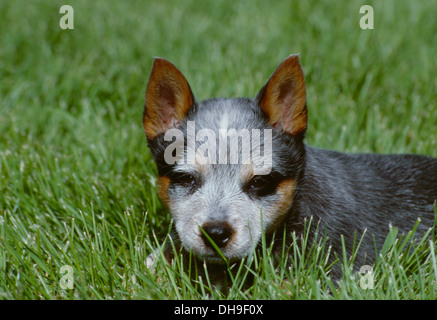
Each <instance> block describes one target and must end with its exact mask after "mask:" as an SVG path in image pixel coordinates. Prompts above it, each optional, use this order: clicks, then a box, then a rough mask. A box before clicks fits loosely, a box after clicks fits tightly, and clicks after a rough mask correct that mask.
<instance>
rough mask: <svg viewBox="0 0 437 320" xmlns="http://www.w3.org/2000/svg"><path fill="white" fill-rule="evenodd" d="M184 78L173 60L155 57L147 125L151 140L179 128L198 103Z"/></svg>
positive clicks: (146, 109) (146, 117)
mask: <svg viewBox="0 0 437 320" xmlns="http://www.w3.org/2000/svg"><path fill="white" fill-rule="evenodd" d="M194 101H195V99H194V96H193V93H192V92H191V89H190V85H189V84H188V82H187V80H186V79H185V77H184V75H183V74H182V73H181V72H180V71H179V70H178V69H177V68H176V67H175V66H174V65H173V64H172V63H171V62H169V61H167V60H165V59H162V58H155V60H154V61H153V66H152V72H151V74H150V78H149V83H148V84H147V89H146V104H145V106H144V113H143V126H144V131H145V133H146V136H147V138H148V139H150V140H151V139H153V138H155V137H156V136H157V135H159V134H161V133H164V132H165V131H166V130H168V129H171V128H177V127H178V126H179V125H180V122H181V121H182V120H183V119H184V117H185V115H186V114H187V112H188V110H189V109H190V108H191V107H192V105H193V104H194Z"/></svg>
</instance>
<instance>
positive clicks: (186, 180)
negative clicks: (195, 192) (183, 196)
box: [173, 173, 197, 187]
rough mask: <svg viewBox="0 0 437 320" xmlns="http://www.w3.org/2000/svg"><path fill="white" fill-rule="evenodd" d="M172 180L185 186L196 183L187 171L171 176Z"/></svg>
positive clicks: (192, 185)
mask: <svg viewBox="0 0 437 320" xmlns="http://www.w3.org/2000/svg"><path fill="white" fill-rule="evenodd" d="M173 182H174V183H178V184H182V185H185V186H190V187H194V186H196V184H197V182H196V178H195V177H194V176H193V175H191V174H188V173H181V174H177V175H176V176H175V177H174V178H173Z"/></svg>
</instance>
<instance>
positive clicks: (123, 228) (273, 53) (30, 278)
mask: <svg viewBox="0 0 437 320" xmlns="http://www.w3.org/2000/svg"><path fill="white" fill-rule="evenodd" d="M63 4H65V3H64V2H62V1H24V0H17V1H2V2H0V30H1V31H0V34H1V37H0V298H4V299H135V298H147V299H181V298H182V299H204V298H209V297H212V298H217V299H221V298H229V299H290V298H291V299H436V296H437V284H436V282H437V262H436V246H437V242H436V240H435V239H434V241H431V242H428V241H426V240H424V239H423V240H422V241H419V242H418V243H416V244H415V245H414V248H413V247H411V248H409V249H408V250H406V249H405V248H407V247H408V246H413V245H412V244H407V242H405V240H406V238H407V237H408V235H403V237H402V236H401V235H396V237H388V240H387V241H388V242H387V243H386V246H385V247H384V250H383V252H382V255H381V256H380V258H379V259H378V261H377V262H376V263H375V264H374V265H373V270H374V275H375V287H374V289H367V290H365V289H362V288H361V287H360V281H359V279H358V278H359V277H358V276H357V275H356V276H355V278H354V279H351V277H352V276H353V274H352V273H350V271H349V267H348V266H350V264H351V261H348V259H346V261H344V260H343V258H342V257H339V259H340V263H343V264H344V269H345V277H344V279H343V281H341V282H340V284H338V285H337V284H335V283H333V281H332V280H330V279H329V276H328V275H327V274H326V270H327V267H328V266H323V261H324V260H323V255H321V254H313V255H310V256H309V257H308V258H305V259H303V260H304V261H305V262H306V263H303V262H302V263H297V262H295V263H294V264H293V263H292V265H291V268H288V267H285V262H287V261H283V263H284V267H283V268H279V269H278V268H275V267H273V261H272V259H271V258H269V256H268V251H269V244H265V246H264V250H262V252H261V254H260V255H259V256H258V255H254V256H253V257H252V258H251V261H249V260H247V261H245V262H244V263H243V264H241V265H235V266H230V267H232V268H239V272H237V276H236V277H235V279H234V282H233V283H232V285H231V290H230V291H229V292H228V293H222V292H220V291H217V290H214V288H213V287H212V285H211V284H209V283H208V281H207V280H208V279H205V280H201V281H200V280H199V281H194V282H193V281H191V280H190V279H189V278H188V277H187V272H186V271H187V270H184V271H182V270H181V269H182V268H184V265H183V264H182V263H180V261H179V260H178V259H179V258H177V259H176V261H175V262H174V264H173V265H168V264H166V263H164V262H163V260H162V257H161V258H159V259H158V260H157V262H156V264H155V267H154V270H153V271H152V270H148V269H147V268H146V266H145V260H146V257H147V255H148V254H150V253H151V252H152V251H153V250H154V249H156V248H157V247H158V245H159V244H161V243H162V241H163V239H164V237H163V236H164V235H165V234H166V232H167V230H168V226H169V225H170V216H169V213H168V211H167V210H166V209H165V208H164V206H163V205H162V203H161V202H160V201H159V199H158V197H157V192H156V182H155V178H156V167H155V165H154V163H153V160H152V158H151V154H150V152H149V151H148V149H147V147H146V139H145V137H144V133H143V129H142V125H141V115H142V108H143V103H144V91H145V87H146V81H147V78H148V74H149V72H150V67H151V63H152V59H153V57H154V56H161V57H165V58H167V59H169V60H170V61H172V62H174V63H175V64H176V65H177V66H178V67H179V68H180V69H181V70H182V71H183V73H184V74H185V75H186V76H187V78H188V80H189V82H190V84H191V87H192V88H193V91H194V93H195V95H196V96H197V98H199V99H204V98H207V97H216V96H250V97H253V96H254V95H255V94H256V93H257V91H258V90H259V89H260V88H261V86H262V85H263V84H264V83H265V82H266V81H267V78H268V76H269V75H270V74H271V72H272V71H273V70H274V68H275V67H276V66H277V65H278V64H279V63H280V62H281V61H282V59H283V58H285V57H286V56H287V55H289V54H290V53H301V61H302V64H303V68H304V72H305V75H306V82H307V95H308V107H309V130H308V138H307V143H309V144H311V145H314V146H318V147H323V148H330V149H335V150H340V151H349V152H357V151H363V152H379V153H406V152H408V153H420V154H427V155H430V156H434V157H437V130H436V124H437V105H436V101H437V94H436V90H435V88H436V87H437V78H436V76H435V75H436V74H437V65H436V64H435V52H436V51H437V38H436V37H435V30H437V21H436V19H435V8H436V5H437V3H436V2H435V1H421V2H412V1H407V0H403V1H391V0H385V1H370V2H367V3H366V4H371V5H373V7H374V13H375V29H374V30H361V29H360V28H359V19H360V17H361V15H360V14H359V8H360V6H361V5H363V4H364V3H362V2H361V1H341V2H340V3H336V4H335V5H334V4H333V3H332V1H316V2H311V4H310V2H306V1H299V2H298V1H287V0H284V1H275V2H274V5H273V4H269V3H267V2H265V1H239V2H230V1H227V2H225V1H194V0H191V1H184V2H183V3H181V2H180V1H175V0H170V1H165V2H163V1H112V0H111V1H109V0H106V1H100V0H99V1H92V2H91V1H81V0H73V1H70V2H69V3H68V4H70V5H71V6H73V8H74V26H75V29H74V30H61V29H60V28H59V19H60V18H61V14H59V8H60V6H61V5H63ZM436 211H437V209H436ZM155 233H156V235H155ZM395 233H396V232H395V231H392V233H391V236H393V235H394V234H395ZM410 236H411V235H410ZM323 245H324V242H323V239H322V238H320V243H316V244H314V246H313V248H314V251H313V253H317V252H320V249H317V248H319V247H323ZM291 249H292V250H293V254H292V257H293V255H297V256H299V255H300V256H303V257H306V255H305V252H303V250H302V248H301V247H299V246H298V245H296V246H294V247H293V248H291ZM291 249H290V250H291ZM402 249H404V250H402ZM318 250H319V251H318ZM401 253H402V254H401ZM290 259H291V258H290ZM65 265H68V266H71V267H72V268H73V276H74V289H72V290H71V289H62V288H61V287H60V281H61V278H62V277H63V276H64V275H65V274H63V273H61V272H60V269H61V267H62V266H65ZM252 274H256V275H257V277H256V281H255V282H254V284H253V286H251V287H250V288H244V286H243V285H242V284H243V282H244V279H245V277H248V276H249V275H252ZM349 275H350V276H349Z"/></svg>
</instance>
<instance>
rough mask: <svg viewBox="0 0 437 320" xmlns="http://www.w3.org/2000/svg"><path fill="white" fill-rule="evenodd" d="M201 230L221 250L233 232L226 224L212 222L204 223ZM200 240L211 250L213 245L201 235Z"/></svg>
mask: <svg viewBox="0 0 437 320" xmlns="http://www.w3.org/2000/svg"><path fill="white" fill-rule="evenodd" d="M202 229H203V230H204V231H205V232H206V233H207V234H208V236H209V237H210V238H211V239H212V241H214V243H215V244H216V245H217V246H218V247H219V248H223V247H224V246H226V244H227V243H228V242H229V240H230V238H231V237H232V234H233V233H234V230H233V229H232V227H231V226H230V225H229V223H227V222H213V223H205V224H204V225H203V226H202ZM202 239H203V242H204V243H205V245H206V246H208V247H210V248H213V245H212V244H211V242H210V241H209V239H208V238H207V237H206V236H205V235H204V234H203V233H202Z"/></svg>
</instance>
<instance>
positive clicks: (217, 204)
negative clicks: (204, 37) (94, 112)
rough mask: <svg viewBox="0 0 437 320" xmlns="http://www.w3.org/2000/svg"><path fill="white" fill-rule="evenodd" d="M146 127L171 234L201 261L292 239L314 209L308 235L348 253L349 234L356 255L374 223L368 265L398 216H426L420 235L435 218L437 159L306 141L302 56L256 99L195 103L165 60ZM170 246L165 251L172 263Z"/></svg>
mask: <svg viewBox="0 0 437 320" xmlns="http://www.w3.org/2000/svg"><path fill="white" fill-rule="evenodd" d="M143 126H144V130H145V133H146V136H147V141H148V146H149V148H150V150H151V152H152V154H153V157H154V159H155V161H156V164H157V168H158V175H159V177H158V190H159V191H158V192H159V196H160V198H161V199H162V201H163V202H164V204H165V205H166V206H167V207H168V208H169V210H170V212H171V215H172V218H173V220H174V226H175V231H174V234H173V235H172V239H173V241H174V243H175V244H176V245H177V246H180V247H181V249H182V250H183V251H186V252H192V253H194V255H195V256H196V257H197V258H198V259H199V260H201V261H206V262H207V263H210V264H220V263H222V262H223V260H224V259H225V260H226V261H228V262H232V261H238V260H241V259H242V258H244V257H246V256H248V255H249V254H250V253H251V252H252V251H253V250H254V248H256V247H257V246H258V245H259V244H260V239H261V237H262V234H263V233H264V234H265V235H266V236H267V237H269V236H271V235H272V234H273V233H275V232H276V233H277V234H279V235H280V234H285V235H286V237H287V238H286V239H285V243H287V244H288V245H290V244H291V241H292V240H291V239H292V238H291V236H290V235H291V234H292V233H293V232H295V233H297V234H301V233H302V232H304V230H303V228H304V225H305V220H306V221H309V220H310V219H311V218H312V219H313V221H315V222H317V223H313V224H312V225H311V228H312V229H311V230H310V231H311V232H310V241H311V239H312V238H311V237H312V236H313V235H314V233H315V228H316V227H317V226H318V228H319V230H320V231H322V232H323V233H324V234H326V235H327V237H328V241H329V244H330V245H331V248H332V250H333V252H335V253H338V254H340V256H341V253H342V243H341V236H343V237H344V243H345V247H346V250H347V251H348V253H351V251H352V248H353V245H354V238H355V239H360V237H361V236H363V233H364V232H365V230H366V232H365V234H364V236H363V239H362V243H361V247H360V250H359V251H358V253H357V256H356V259H355V262H356V264H358V265H359V264H362V263H364V262H365V261H366V256H372V255H374V251H375V249H374V248H375V246H376V247H377V248H380V247H381V246H382V244H383V243H384V240H385V238H386V236H387V234H388V231H389V226H390V225H392V226H394V227H397V228H399V230H400V231H401V232H407V231H409V230H411V229H412V228H413V227H414V225H415V223H416V221H417V219H418V218H420V219H421V223H420V224H419V226H418V233H419V234H421V233H423V232H424V231H425V230H427V229H428V228H430V227H432V225H433V221H434V215H433V203H434V201H436V200H437V160H436V159H434V158H430V157H426V156H420V155H373V154H345V153H340V152H336V151H328V150H322V149H317V148H313V147H310V146H308V145H306V144H304V137H305V132H306V129H307V106H306V93H305V81H304V74H303V71H302V68H301V65H300V62H299V57H298V56H297V55H291V56H289V57H288V58H286V59H285V60H284V61H283V62H282V63H281V64H280V65H279V66H278V67H277V69H276V70H275V71H274V72H273V74H272V75H271V77H270V79H269V80H268V81H267V83H266V84H265V86H264V87H263V88H262V89H261V90H260V91H259V93H258V94H257V96H256V97H255V99H253V100H252V99H248V98H236V99H223V98H220V99H207V100H204V101H197V100H196V99H195V97H194V95H193V93H192V91H191V88H190V85H189V84H188V82H187V80H186V79H185V77H184V76H183V75H182V73H181V72H180V71H179V70H178V69H177V68H176V67H175V66H174V65H173V64H171V63H170V62H169V61H167V60H165V59H161V58H156V59H155V60H154V63H153V67H152V72H151V75H150V79H149V82H148V85H147V90H146V102H145V108H144V115H143ZM284 229H285V232H279V231H280V230H284ZM283 240H284V239H283ZM283 240H279V241H277V242H278V243H279V244H281V246H282V244H283V243H284V241H283ZM355 242H356V241H355ZM355 245H356V243H355ZM172 251H173V250H171V248H169V249H168V250H166V251H165V252H166V253H165V254H166V257H167V259H168V260H171V258H172ZM152 262H153V255H151V256H149V258H148V265H150V264H151V263H152Z"/></svg>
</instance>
